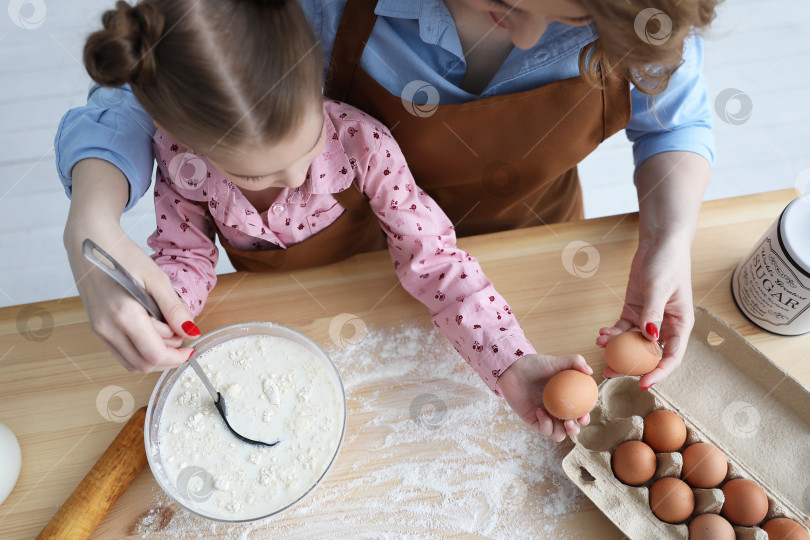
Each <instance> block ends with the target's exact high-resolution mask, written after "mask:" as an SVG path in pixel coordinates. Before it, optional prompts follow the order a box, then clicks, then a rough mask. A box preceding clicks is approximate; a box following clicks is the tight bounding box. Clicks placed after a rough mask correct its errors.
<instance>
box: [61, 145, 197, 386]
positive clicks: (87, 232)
mask: <svg viewBox="0 0 810 540" xmlns="http://www.w3.org/2000/svg"><path fill="white" fill-rule="evenodd" d="M72 174H73V193H72V197H71V205H70V214H69V215H68V221H67V224H66V226H65V232H64V244H65V249H66V250H67V254H68V260H69V261H70V267H71V270H72V271H73V277H74V279H75V280H76V287H77V289H78V290H79V294H80V295H81V298H82V302H83V303H84V307H85V309H86V310H87V314H88V317H89V319H90V328H91V329H92V331H93V333H94V334H95V335H96V337H98V338H99V339H100V340H101V341H102V343H104V344H105V345H106V346H107V348H108V349H109V350H110V352H111V353H112V354H113V356H115V358H116V359H117V360H118V361H119V362H120V363H121V365H123V366H124V367H125V368H126V369H127V370H128V371H131V372H149V371H154V370H163V369H168V368H171V367H175V366H178V365H180V364H182V363H183V362H185V361H186V360H187V359H188V357H189V356H191V353H192V352H193V350H192V349H191V348H189V347H180V345H181V344H182V341H183V339H185V338H195V337H199V335H200V331H199V330H198V329H197V327H196V326H195V325H194V323H193V322H192V318H191V314H190V313H189V310H188V307H187V306H186V305H185V303H184V302H183V301H182V300H181V299H180V298H179V297H178V296H177V294H176V293H175V291H174V289H173V288H172V286H171V283H170V282H169V278H168V276H166V274H165V273H164V272H163V271H162V270H161V269H160V268H159V267H158V266H157V265H156V264H155V263H154V261H152V259H151V258H150V257H149V256H148V255H146V253H144V252H143V250H142V249H141V248H140V247H138V245H137V244H135V243H134V242H133V241H132V240H131V239H130V238H129V237H128V236H127V234H126V233H125V232H124V231H123V229H121V227H120V225H119V219H120V217H121V213H122V212H123V209H124V206H125V205H126V202H127V197H128V184H127V181H126V178H124V175H123V174H122V173H121V172H120V171H119V170H118V169H117V168H116V167H115V166H113V165H112V164H110V163H108V162H106V161H103V160H98V159H86V160H83V161H80V162H79V163H77V164H76V166H75V167H74V168H73V173H72ZM85 238H91V239H92V240H93V241H95V242H96V243H97V244H98V245H99V246H100V247H101V248H102V249H103V250H104V251H106V252H107V253H109V254H110V255H111V256H112V257H113V258H114V259H116V260H117V261H118V262H119V263H121V265H122V266H123V267H124V268H126V269H127V271H128V272H129V273H130V274H132V276H133V277H135V279H136V280H138V281H140V282H141V283H142V284H143V285H144V286H145V287H146V290H148V291H149V293H150V294H151V295H152V296H153V297H154V299H155V301H156V302H157V304H158V306H159V307H160V310H161V312H162V313H163V316H164V317H165V318H166V320H167V321H168V324H166V323H162V322H158V321H156V320H154V319H153V318H151V317H150V316H149V314H148V313H147V312H146V310H145V309H144V308H143V307H142V306H141V305H140V304H139V303H138V302H137V301H136V300H135V299H133V298H132V297H131V296H130V295H129V294H128V293H127V292H126V291H125V290H124V289H123V288H122V287H121V286H120V285H118V284H117V283H116V282H115V281H113V280H112V278H110V277H109V276H107V275H106V274H104V273H103V272H102V271H101V270H99V269H97V268H95V267H94V266H93V265H92V264H91V263H90V262H89V261H87V260H85V259H84V256H83V255H82V242H83V241H84V239H85ZM178 347H180V348H178Z"/></svg>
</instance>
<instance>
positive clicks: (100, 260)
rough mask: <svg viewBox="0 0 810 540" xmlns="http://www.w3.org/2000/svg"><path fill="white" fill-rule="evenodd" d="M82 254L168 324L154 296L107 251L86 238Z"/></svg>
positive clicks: (153, 314)
mask: <svg viewBox="0 0 810 540" xmlns="http://www.w3.org/2000/svg"><path fill="white" fill-rule="evenodd" d="M82 254H83V255H84V258H85V259H87V260H88V261H90V262H91V263H93V264H94V265H95V266H97V267H98V268H99V269H100V270H101V271H102V272H104V273H105V274H107V275H108V276H110V277H111V278H113V279H114V280H115V281H116V282H117V283H118V284H119V285H121V286H122V287H123V288H124V289H125V290H126V291H127V292H128V293H129V294H130V295H131V296H132V297H133V298H134V299H135V300H137V301H138V302H140V304H141V305H142V306H143V307H144V309H146V311H148V312H149V314H150V315H151V316H152V317H154V318H155V319H157V320H159V321H160V322H166V319H165V318H164V317H163V313H161V312H160V308H159V307H158V305H157V302H155V299H154V298H152V295H151V294H149V292H148V291H147V290H146V289H145V288H143V286H142V285H141V284H140V283H138V282H137V281H135V278H134V277H132V274H130V273H129V272H127V271H126V269H125V268H124V267H123V266H121V265H120V264H118V261H116V260H115V259H113V258H112V257H111V256H110V255H108V254H107V252H106V251H104V250H103V249H101V248H100V247H98V244H96V243H95V242H93V241H92V240H90V239H89V238H85V240H84V242H82Z"/></svg>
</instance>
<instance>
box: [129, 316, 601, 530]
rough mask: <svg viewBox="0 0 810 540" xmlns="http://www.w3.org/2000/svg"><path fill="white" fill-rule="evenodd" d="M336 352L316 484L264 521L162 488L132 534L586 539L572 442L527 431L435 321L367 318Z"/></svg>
mask: <svg viewBox="0 0 810 540" xmlns="http://www.w3.org/2000/svg"><path fill="white" fill-rule="evenodd" d="M328 352H329V354H330V356H331V358H332V360H333V361H334V362H335V364H336V365H337V367H338V370H339V371H340V373H341V377H342V379H343V383H344V386H345V389H346V396H347V400H348V409H349V415H348V419H347V420H348V422H347V428H346V438H345V440H344V443H343V447H342V448H341V450H340V454H339V456H338V458H337V461H336V463H335V466H334V467H333V469H332V470H331V471H330V473H329V474H328V476H327V477H326V479H325V480H324V482H323V483H322V484H321V485H320V486H318V488H317V489H316V490H315V491H314V492H313V493H311V494H310V495H309V496H308V497H307V498H305V499H304V500H303V501H302V502H301V503H300V504H298V505H297V506H294V507H292V508H290V509H288V510H286V511H284V512H282V513H281V514H279V515H277V516H274V517H271V518H269V519H267V520H264V521H258V522H252V523H247V524H239V525H230V524H222V523H216V522H212V521H208V520H205V519H203V518H199V517H197V516H195V515H193V514H191V513H189V512H186V511H184V510H182V509H181V508H179V507H178V506H177V505H174V504H171V502H170V500H169V499H168V497H166V495H165V494H163V493H162V492H160V490H159V488H157V487H155V495H154V500H153V502H152V505H151V510H150V511H149V512H148V513H146V514H144V515H143V516H142V517H141V519H140V520H139V522H138V523H137V525H136V527H135V528H134V530H133V531H132V534H138V535H140V536H142V537H143V538H160V539H162V538H182V539H185V538H210V537H214V536H216V537H220V538H226V539H234V540H236V539H263V538H272V539H274V540H275V539H278V538H295V539H299V538H361V539H365V538H369V539H371V538H374V539H377V538H415V539H417V538H447V537H450V536H453V537H458V536H461V537H476V538H508V539H513V538H554V539H564V538H578V536H579V535H577V534H576V531H577V527H576V519H575V518H572V517H571V516H570V514H571V513H572V512H573V511H576V510H578V509H579V508H580V506H581V505H582V504H583V503H584V501H585V500H586V499H585V497H584V496H583V495H581V494H580V492H579V490H578V489H577V488H576V486H575V485H574V484H573V483H572V482H571V481H570V480H569V479H568V478H567V477H566V476H565V473H564V472H563V471H562V466H561V462H562V458H563V457H564V456H565V454H566V453H567V452H568V451H569V450H570V448H571V446H570V444H569V443H564V444H561V445H556V444H554V443H553V442H551V441H550V440H548V439H546V438H545V437H542V436H540V435H537V434H536V433H534V432H533V431H531V430H529V429H528V428H527V427H526V426H525V425H524V424H523V423H522V422H521V421H520V419H519V418H518V417H517V415H515V414H514V413H512V412H511V409H509V407H508V405H507V404H506V402H505V401H504V400H503V399H500V398H498V397H496V396H494V395H493V394H492V393H491V392H490V391H489V390H488V389H487V388H486V387H485V386H484V384H483V383H482V382H481V380H480V379H479V378H478V377H477V375H475V373H474V372H473V371H472V370H471V369H470V368H469V367H468V366H467V365H466V363H465V362H464V361H463V360H462V359H461V358H460V357H459V356H458V353H456V352H455V350H453V348H452V347H451V346H450V345H449V344H448V343H447V342H446V341H445V340H444V338H442V337H441V335H440V334H439V333H438V332H436V331H435V330H434V329H433V328H427V327H404V328H401V329H398V330H374V329H369V330H368V333H367V335H366V337H365V339H364V341H362V342H361V343H358V344H349V346H348V347H346V348H341V349H335V350H331V351H328ZM263 390H264V393H265V394H267V393H268V391H267V389H266V388H263ZM270 394H271V395H269V396H268V398H271V396H272V391H271V392H270ZM271 401H272V400H271Z"/></svg>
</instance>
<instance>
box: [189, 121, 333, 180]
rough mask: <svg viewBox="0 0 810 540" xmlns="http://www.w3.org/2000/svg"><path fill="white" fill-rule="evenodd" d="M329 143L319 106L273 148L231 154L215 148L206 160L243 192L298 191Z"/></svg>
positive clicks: (272, 145)
mask: <svg viewBox="0 0 810 540" xmlns="http://www.w3.org/2000/svg"><path fill="white" fill-rule="evenodd" d="M325 142H326V124H324V118H323V109H322V108H321V107H320V105H319V106H318V107H317V108H315V107H313V108H311V109H310V110H309V111H308V112H307V114H306V116H305V117H304V120H303V121H302V122H301V124H300V127H299V129H298V130H296V131H294V132H293V133H291V134H290V135H288V136H287V137H285V138H283V139H281V140H279V141H276V142H274V143H273V144H271V145H269V146H259V147H253V148H245V149H244V150H241V151H238V152H227V153H226V152H217V150H216V149H214V150H213V151H211V152H209V153H206V154H205V157H206V158H207V159H208V161H210V162H211V164H212V165H213V166H214V167H216V168H217V170H219V171H220V172H221V173H222V174H223V175H224V176H225V177H226V178H227V179H228V180H230V181H231V182H232V183H233V184H234V185H235V186H236V187H238V188H239V189H241V190H244V191H262V190H265V189H269V188H297V187H300V186H301V184H303V183H304V181H305V180H306V176H307V171H308V170H309V166H310V164H311V163H312V161H313V160H314V159H315V158H316V157H318V156H319V155H320V153H321V152H322V151H323V146H324V143H325Z"/></svg>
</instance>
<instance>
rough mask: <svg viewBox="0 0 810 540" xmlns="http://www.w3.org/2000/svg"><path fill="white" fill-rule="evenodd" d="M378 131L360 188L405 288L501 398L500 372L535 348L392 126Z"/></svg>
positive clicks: (371, 145)
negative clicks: (415, 170) (459, 241)
mask: <svg viewBox="0 0 810 540" xmlns="http://www.w3.org/2000/svg"><path fill="white" fill-rule="evenodd" d="M364 129H366V130H367V128H364ZM378 134H379V138H371V141H372V142H371V143H369V142H368V141H366V144H367V145H368V146H369V147H370V148H371V151H370V152H369V158H368V163H367V165H366V166H365V167H364V166H363V165H364V164H362V163H361V164H359V165H358V169H359V170H360V171H363V170H365V171H366V174H365V175H364V177H363V178H362V182H363V185H362V186H361V187H362V188H363V191H364V192H365V193H366V195H367V196H368V197H369V199H370V201H371V206H372V208H373V209H374V211H375V212H376V213H377V215H378V217H379V219H380V222H381V223H382V226H383V229H384V230H385V232H386V234H387V235H388V246H389V249H390V252H391V257H392V259H393V262H394V267H395V269H396V272H397V275H398V277H399V279H400V281H401V283H402V286H403V287H404V288H405V289H406V290H407V291H408V292H409V293H411V294H412V295H413V296H414V297H415V298H417V299H418V300H419V301H420V302H422V303H423V304H424V305H425V306H427V308H428V309H429V310H430V314H431V317H432V319H433V324H434V325H435V326H436V328H438V329H439V331H440V332H441V333H442V334H443V335H444V336H445V337H446V338H447V339H448V340H449V341H450V342H451V343H452V344H453V345H454V346H455V348H456V350H457V351H458V352H459V353H460V354H461V355H462V356H463V357H464V359H465V360H466V361H467V362H468V363H469V364H470V365H471V366H472V368H473V369H474V370H475V371H476V372H477V373H478V375H479V376H480V377H481V378H482V379H483V380H484V382H485V383H486V384H487V386H488V387H489V388H490V389H491V390H492V391H493V392H495V393H496V394H498V395H501V391H500V388H498V385H497V384H496V383H497V380H498V377H499V376H500V375H501V373H502V372H503V371H504V370H506V368H508V367H509V366H511V365H512V363H513V362H515V360H517V359H519V358H521V357H522V356H524V355H528V354H532V353H534V352H535V350H534V348H533V347H532V345H531V343H529V341H528V339H526V336H525V335H524V333H523V330H522V329H521V327H520V325H519V324H518V322H517V319H516V318H515V316H514V314H513V313H512V309H511V308H510V307H509V304H508V303H507V302H506V300H505V299H504V298H503V297H502V296H501V295H500V294H499V293H498V292H497V291H496V290H495V287H493V285H492V283H491V282H490V281H489V279H487V277H486V276H485V275H484V272H483V270H482V269H481V267H480V265H479V264H478V261H477V260H476V259H475V258H474V257H473V256H472V255H470V254H469V253H466V252H465V251H463V250H461V249H459V248H458V247H457V245H456V236H455V231H454V229H453V225H452V223H451V222H450V220H449V219H448V217H447V216H446V215H445V214H444V212H443V211H442V210H441V208H439V206H438V205H437V204H436V203H435V202H434V201H433V200H432V199H431V198H430V197H429V196H428V195H427V194H426V193H425V192H424V191H422V190H421V189H419V187H418V186H417V185H416V183H415V182H414V179H413V177H412V176H411V172H410V170H409V169H408V167H407V165H406V163H405V158H404V156H403V155H402V152H401V151H400V149H399V146H398V145H397V144H396V142H395V141H394V139H393V138H392V137H391V136H390V134H389V133H388V130H386V129H382V128H381V129H379V130H378ZM375 148H376V149H377V151H374V149H375Z"/></svg>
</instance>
